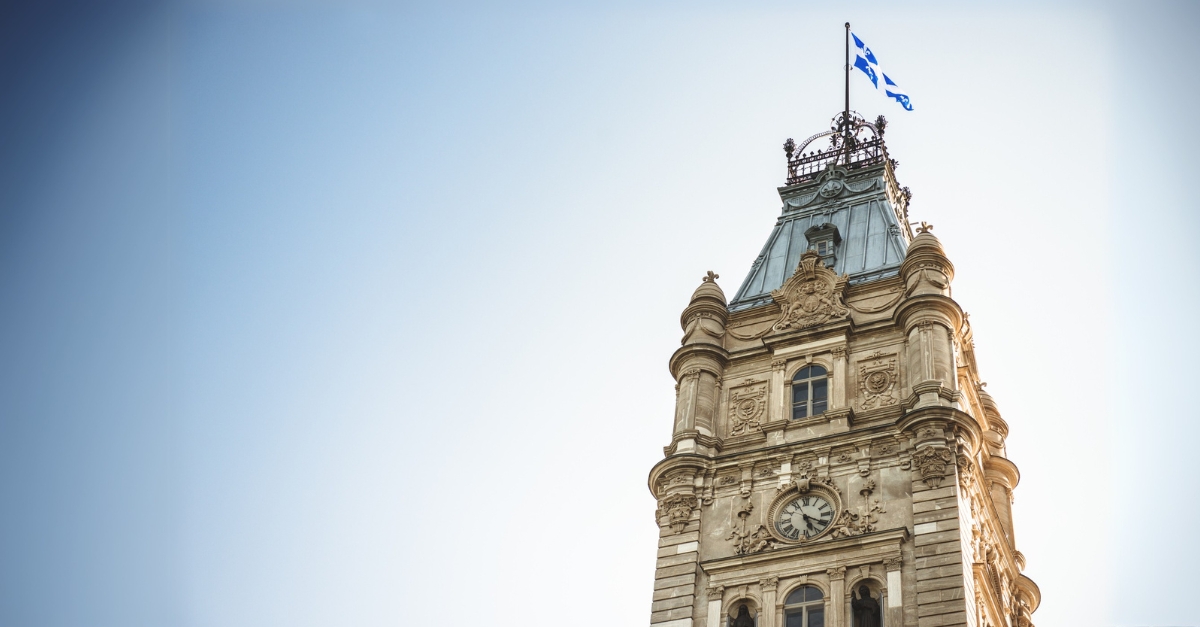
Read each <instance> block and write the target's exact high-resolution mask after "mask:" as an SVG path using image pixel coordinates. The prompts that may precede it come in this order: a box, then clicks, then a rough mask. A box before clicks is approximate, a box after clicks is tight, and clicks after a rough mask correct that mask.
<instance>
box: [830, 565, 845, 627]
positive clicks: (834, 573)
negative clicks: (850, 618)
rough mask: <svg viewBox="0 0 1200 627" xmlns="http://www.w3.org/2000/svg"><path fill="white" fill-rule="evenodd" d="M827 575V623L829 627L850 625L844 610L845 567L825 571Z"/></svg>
mask: <svg viewBox="0 0 1200 627" xmlns="http://www.w3.org/2000/svg"><path fill="white" fill-rule="evenodd" d="M825 572H826V574H828V575H829V613H828V616H829V623H827V624H828V625H829V626H830V627H850V625H849V624H848V623H847V622H846V619H845V616H844V614H845V610H846V567H845V566H838V567H837V568H830V569H829V570H827V571H825Z"/></svg>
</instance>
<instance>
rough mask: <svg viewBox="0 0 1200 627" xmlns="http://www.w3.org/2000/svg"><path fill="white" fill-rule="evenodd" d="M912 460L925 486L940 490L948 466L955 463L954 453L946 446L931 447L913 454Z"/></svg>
mask: <svg viewBox="0 0 1200 627" xmlns="http://www.w3.org/2000/svg"><path fill="white" fill-rule="evenodd" d="M912 459H913V463H914V464H916V466H917V470H918V471H920V473H921V479H922V480H924V481H925V485H927V486H929V487H931V488H938V487H941V485H942V479H943V478H945V476H946V465H947V464H950V463H951V462H952V461H954V453H951V452H950V449H949V448H946V447H944V446H930V447H926V448H923V449H921V450H919V451H917V452H915V453H913V457H912Z"/></svg>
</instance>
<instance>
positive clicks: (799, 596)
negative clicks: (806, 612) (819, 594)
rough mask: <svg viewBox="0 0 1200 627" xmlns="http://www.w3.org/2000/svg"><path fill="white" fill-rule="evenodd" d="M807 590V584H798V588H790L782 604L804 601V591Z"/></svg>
mask: <svg viewBox="0 0 1200 627" xmlns="http://www.w3.org/2000/svg"><path fill="white" fill-rule="evenodd" d="M807 590H808V586H800V587H799V588H796V589H795V590H792V593H791V594H789V595H787V600H786V601H784V602H783V604H784V605H794V604H796V603H803V602H804V593H805V591H807Z"/></svg>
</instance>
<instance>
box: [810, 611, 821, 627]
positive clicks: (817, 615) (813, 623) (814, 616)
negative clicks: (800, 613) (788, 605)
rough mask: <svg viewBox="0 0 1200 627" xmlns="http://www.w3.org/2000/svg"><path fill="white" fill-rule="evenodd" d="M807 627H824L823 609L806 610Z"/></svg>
mask: <svg viewBox="0 0 1200 627" xmlns="http://www.w3.org/2000/svg"><path fill="white" fill-rule="evenodd" d="M808 627H825V608H823V607H818V608H811V609H809V610H808Z"/></svg>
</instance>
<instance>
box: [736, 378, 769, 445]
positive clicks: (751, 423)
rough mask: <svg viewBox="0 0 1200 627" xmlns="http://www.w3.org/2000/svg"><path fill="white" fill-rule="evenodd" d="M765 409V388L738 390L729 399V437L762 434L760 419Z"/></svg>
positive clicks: (754, 386)
mask: <svg viewBox="0 0 1200 627" xmlns="http://www.w3.org/2000/svg"><path fill="white" fill-rule="evenodd" d="M766 409H767V386H766V385H765V384H763V385H752V386H750V387H745V388H740V389H738V390H736V391H734V392H733V393H732V394H730V397H729V421H730V425H729V435H730V436H739V435H746V434H749V433H752V432H755V431H757V432H760V433H761V432H762V417H763V414H764V413H765V412H766Z"/></svg>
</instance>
